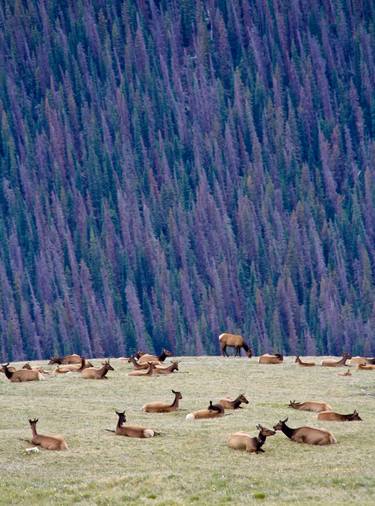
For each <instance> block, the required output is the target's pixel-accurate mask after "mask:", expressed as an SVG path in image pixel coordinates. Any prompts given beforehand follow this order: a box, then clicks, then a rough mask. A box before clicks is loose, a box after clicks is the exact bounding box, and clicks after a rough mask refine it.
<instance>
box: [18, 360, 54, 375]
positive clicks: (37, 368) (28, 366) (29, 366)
mask: <svg viewBox="0 0 375 506" xmlns="http://www.w3.org/2000/svg"><path fill="white" fill-rule="evenodd" d="M22 369H27V370H28V371H39V372H40V373H42V374H51V371H47V370H46V369H43V367H42V366H37V367H36V366H35V367H31V365H30V364H29V362H26V364H24V365H23V366H22Z"/></svg>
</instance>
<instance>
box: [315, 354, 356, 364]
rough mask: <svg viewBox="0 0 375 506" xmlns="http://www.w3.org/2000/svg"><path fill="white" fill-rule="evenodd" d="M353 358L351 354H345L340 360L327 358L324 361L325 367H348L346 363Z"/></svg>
mask: <svg viewBox="0 0 375 506" xmlns="http://www.w3.org/2000/svg"><path fill="white" fill-rule="evenodd" d="M351 357H352V356H351V355H349V353H344V354H343V356H342V358H340V360H334V359H332V358H327V359H325V360H322V366H323V367H341V366H344V365H346V361H347V360H349V359H350V358H351Z"/></svg>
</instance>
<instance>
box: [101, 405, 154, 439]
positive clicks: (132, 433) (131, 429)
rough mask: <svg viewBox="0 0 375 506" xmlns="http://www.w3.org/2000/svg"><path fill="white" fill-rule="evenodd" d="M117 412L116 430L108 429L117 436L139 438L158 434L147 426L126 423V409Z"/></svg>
mask: <svg viewBox="0 0 375 506" xmlns="http://www.w3.org/2000/svg"><path fill="white" fill-rule="evenodd" d="M115 413H116V415H117V416H118V422H117V425H116V430H110V429H106V430H107V431H108V432H114V433H115V434H116V435H117V436H127V437H138V438H146V437H154V436H156V435H158V433H157V432H155V431H154V430H153V429H146V428H145V427H139V426H138V425H124V424H125V422H126V416H125V411H123V412H122V413H119V412H118V411H116V412H115Z"/></svg>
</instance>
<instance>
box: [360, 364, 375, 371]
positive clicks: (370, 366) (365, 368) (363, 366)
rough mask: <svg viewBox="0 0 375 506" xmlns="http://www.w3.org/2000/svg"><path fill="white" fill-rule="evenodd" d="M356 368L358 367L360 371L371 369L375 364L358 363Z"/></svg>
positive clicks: (374, 367)
mask: <svg viewBox="0 0 375 506" xmlns="http://www.w3.org/2000/svg"><path fill="white" fill-rule="evenodd" d="M357 369H360V370H361V371H373V370H374V369H375V365H373V364H365V365H364V364H358V367H357Z"/></svg>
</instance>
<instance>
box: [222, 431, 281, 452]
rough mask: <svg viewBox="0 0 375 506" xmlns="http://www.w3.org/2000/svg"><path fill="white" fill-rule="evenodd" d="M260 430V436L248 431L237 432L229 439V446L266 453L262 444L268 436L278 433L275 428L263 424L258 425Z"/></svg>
mask: <svg viewBox="0 0 375 506" xmlns="http://www.w3.org/2000/svg"><path fill="white" fill-rule="evenodd" d="M257 429H258V430H259V434H258V437H254V436H250V434H248V433H247V432H235V433H234V434H231V435H230V436H229V439H228V446H229V447H230V448H234V449H235V450H246V451H247V452H249V453H260V452H262V453H264V450H263V449H262V446H263V445H264V443H265V442H266V438H267V437H269V436H273V435H275V434H276V432H275V431H274V430H271V429H267V427H263V426H262V425H257Z"/></svg>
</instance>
